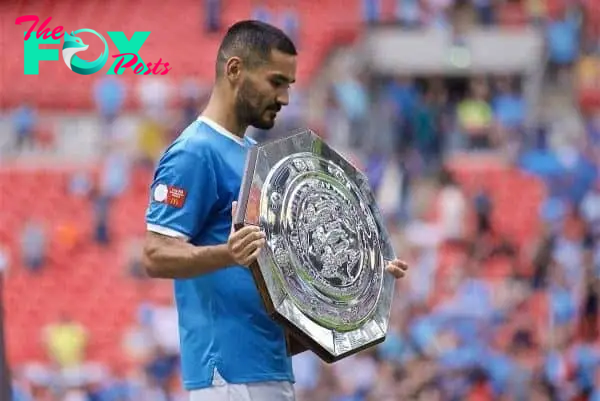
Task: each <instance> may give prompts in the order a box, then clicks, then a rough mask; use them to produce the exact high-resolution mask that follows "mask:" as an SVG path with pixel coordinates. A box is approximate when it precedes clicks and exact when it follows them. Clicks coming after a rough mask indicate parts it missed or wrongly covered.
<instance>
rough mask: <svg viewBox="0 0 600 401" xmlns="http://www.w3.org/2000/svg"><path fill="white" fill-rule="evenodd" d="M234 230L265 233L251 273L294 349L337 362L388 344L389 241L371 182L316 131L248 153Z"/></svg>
mask: <svg viewBox="0 0 600 401" xmlns="http://www.w3.org/2000/svg"><path fill="white" fill-rule="evenodd" d="M234 223H235V226H236V228H238V229H239V228H240V227H242V226H244V225H256V226H260V227H261V229H262V230H263V231H264V232H265V233H266V237H267V238H266V240H267V245H266V247H265V249H264V250H263V252H261V254H260V256H259V257H258V260H257V262H256V263H254V264H253V265H252V266H250V269H251V271H252V274H253V277H254V280H255V281H256V284H257V286H258V289H259V292H260V294H261V297H262V300H263V302H264V304H265V307H266V309H267V312H268V313H269V314H270V315H271V316H272V318H273V319H275V320H276V321H278V322H279V323H280V324H282V325H283V326H284V327H285V328H286V331H287V333H288V336H289V337H288V341H289V339H290V338H292V339H293V340H295V341H297V342H299V343H300V344H302V345H303V346H304V347H305V348H307V349H309V350H311V351H313V352H315V353H316V354H317V355H318V356H319V357H320V358H321V359H323V360H324V361H326V362H329V363H331V362H335V361H338V360H340V359H342V358H345V357H347V356H349V355H352V354H355V353H357V352H359V351H361V350H364V349H366V348H370V347H372V346H374V345H376V344H378V343H380V342H382V341H383V340H384V339H385V336H386V333H387V330H388V321H389V315H390V309H391V304H392V298H393V295H394V281H395V280H394V278H393V276H392V275H391V274H389V273H387V272H386V271H385V266H386V264H387V263H388V262H389V261H391V260H393V259H394V256H395V255H394V250H393V248H392V245H391V242H390V239H389V235H388V233H387V230H386V228H385V225H384V221H383V219H382V217H381V215H380V213H379V210H378V208H377V205H376V204H375V198H374V196H373V193H372V191H371V189H370V186H369V184H368V182H367V179H366V177H365V176H364V174H363V173H361V172H360V171H359V170H358V169H357V168H355V167H354V166H352V164H350V163H349V162H348V161H347V160H346V159H344V158H343V157H342V156H341V155H340V154H338V153H337V152H336V151H335V150H333V149H331V148H330V147H329V146H328V145H327V144H326V143H325V142H324V141H323V140H322V139H321V138H319V137H318V136H317V135H316V134H315V133H314V132H313V131H311V130H308V129H304V130H301V131H297V132H295V133H293V134H292V135H290V136H288V137H286V138H283V139H278V140H274V141H271V142H267V143H263V144H260V145H256V146H254V147H253V148H252V149H251V150H250V151H249V154H248V158H247V161H246V170H245V175H244V179H243V182H242V187H241V189H240V196H239V200H238V211H237V215H236V216H235V217H234ZM288 345H289V343H288ZM288 349H289V348H288ZM290 353H291V354H294V351H293V350H291V351H290Z"/></svg>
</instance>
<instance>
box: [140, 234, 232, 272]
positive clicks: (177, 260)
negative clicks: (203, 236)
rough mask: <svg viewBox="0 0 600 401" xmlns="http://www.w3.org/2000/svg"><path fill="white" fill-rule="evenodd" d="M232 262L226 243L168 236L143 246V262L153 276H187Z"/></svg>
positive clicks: (210, 270)
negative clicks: (197, 242) (201, 242)
mask: <svg viewBox="0 0 600 401" xmlns="http://www.w3.org/2000/svg"><path fill="white" fill-rule="evenodd" d="M233 264H235V262H234V260H233V259H232V257H231V255H230V253H229V250H228V249H227V245H214V246H194V245H191V244H189V243H186V242H183V241H179V240H172V241H169V242H168V243H164V242H163V243H162V244H160V245H158V244H155V245H154V246H152V245H151V244H149V246H147V247H146V250H145V252H144V265H145V267H146V272H147V273H148V275H149V276H150V277H154V278H172V279H174V278H191V277H196V276H201V275H203V274H207V273H210V272H213V271H215V270H218V269H221V268H224V267H226V266H231V265H233Z"/></svg>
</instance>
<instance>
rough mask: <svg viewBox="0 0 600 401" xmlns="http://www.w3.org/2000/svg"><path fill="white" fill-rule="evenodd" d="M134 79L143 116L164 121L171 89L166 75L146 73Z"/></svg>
mask: <svg viewBox="0 0 600 401" xmlns="http://www.w3.org/2000/svg"><path fill="white" fill-rule="evenodd" d="M136 81H138V82H137V87H136V94H137V97H138V100H139V102H140V104H141V106H142V113H143V116H144V117H146V118H150V117H151V118H153V119H155V120H157V121H159V122H161V123H165V121H166V118H167V110H168V106H169V103H170V101H171V96H172V89H173V88H172V87H171V83H170V81H169V79H168V78H167V76H164V77H163V76H155V75H147V76H142V77H140V78H139V79H138V80H136Z"/></svg>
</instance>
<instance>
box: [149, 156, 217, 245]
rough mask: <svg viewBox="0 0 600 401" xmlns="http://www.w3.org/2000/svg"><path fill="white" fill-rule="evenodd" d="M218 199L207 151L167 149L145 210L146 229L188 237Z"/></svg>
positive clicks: (203, 221)
mask: <svg viewBox="0 0 600 401" xmlns="http://www.w3.org/2000/svg"><path fill="white" fill-rule="evenodd" d="M216 200H217V186H216V178H215V171H214V168H213V164H212V161H211V158H210V154H209V153H208V151H207V150H202V151H201V152H199V153H193V152H191V151H190V150H187V149H177V150H174V149H170V150H169V151H167V152H166V153H165V155H164V156H163V157H162V158H161V160H160V162H159V164H158V167H157V168H156V172H155V174H154V179H153V182H152V185H151V187H150V199H149V205H148V209H147V211H146V224H147V228H148V230H149V231H154V232H158V233H161V234H164V235H168V236H172V237H183V238H185V239H188V240H189V239H191V238H193V237H194V236H196V235H197V234H198V233H199V232H200V231H201V230H202V228H203V226H204V224H205V223H206V220H207V218H208V216H209V214H210V211H211V209H212V208H213V205H214V204H215V202H216Z"/></svg>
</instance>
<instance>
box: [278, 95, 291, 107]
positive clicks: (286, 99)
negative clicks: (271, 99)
mask: <svg viewBox="0 0 600 401" xmlns="http://www.w3.org/2000/svg"><path fill="white" fill-rule="evenodd" d="M276 101H277V104H279V105H280V106H287V105H288V104H289V103H290V94H289V93H288V91H285V92H283V93H281V94H279V95H278V96H277V99H276Z"/></svg>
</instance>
